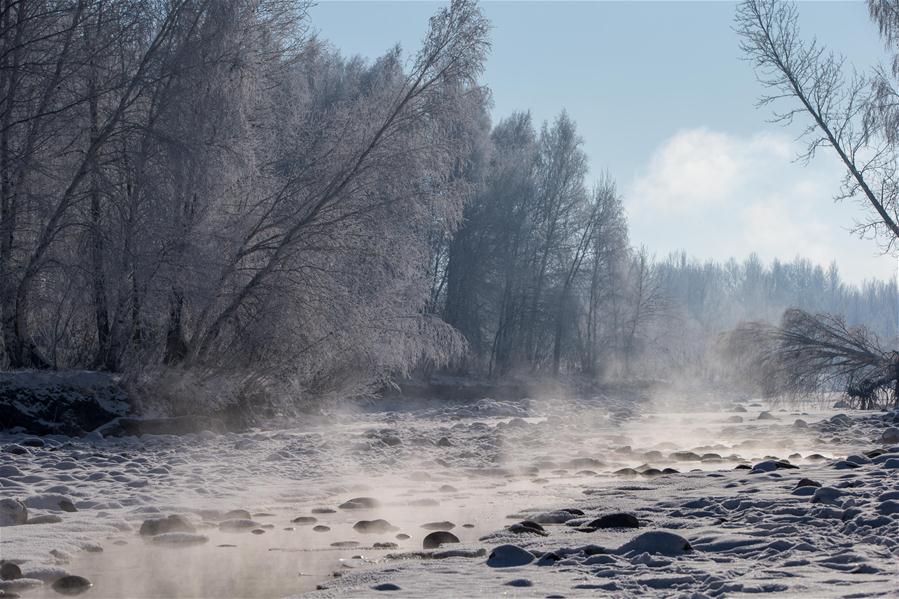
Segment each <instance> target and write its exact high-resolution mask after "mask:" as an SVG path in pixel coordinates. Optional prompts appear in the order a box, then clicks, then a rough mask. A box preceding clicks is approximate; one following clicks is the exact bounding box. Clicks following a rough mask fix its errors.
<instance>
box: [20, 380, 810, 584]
mask: <svg viewBox="0 0 899 599" xmlns="http://www.w3.org/2000/svg"><path fill="white" fill-rule="evenodd" d="M700 400H702V398H701V397H695V398H683V399H682V400H681V401H679V402H676V403H679V404H680V406H679V409H680V410H683V409H684V408H683V406H689V407H692V408H694V409H695V410H694V411H690V412H686V411H679V412H671V411H670V410H671V405H672V399H671V398H662V399H658V400H656V401H648V400H646V401H643V402H641V403H635V402H633V401H632V400H630V399H627V400H620V401H612V400H609V399H605V398H595V399H592V400H590V399H586V400H585V399H571V398H562V399H555V400H546V399H541V400H540V401H539V402H534V403H533V404H529V403H528V402H523V403H511V402H496V401H490V400H484V401H481V402H476V403H473V404H461V405H460V404H445V403H436V402H423V403H421V404H418V405H415V406H413V407H410V406H408V405H407V406H402V409H400V408H401V406H399V405H396V406H389V405H388V406H387V408H385V409H384V411H380V412H374V411H371V410H370V409H369V410H368V411H366V410H365V409H361V410H355V411H353V412H350V411H344V412H342V413H340V414H336V413H333V414H331V415H330V417H329V418H322V419H320V420H319V421H317V422H311V423H307V424H305V425H302V426H300V427H297V428H295V429H291V430H285V431H278V432H257V433H249V434H244V435H233V434H232V435H210V436H207V437H203V438H194V439H177V438H157V439H152V438H147V439H145V440H142V441H137V442H134V441H127V440H122V441H110V442H109V443H108V444H107V445H104V446H102V447H101V448H100V449H101V450H102V451H104V452H109V453H110V454H113V455H119V454H126V455H129V457H140V458H143V459H144V460H145V461H146V462H145V463H146V464H147V466H148V467H153V466H155V467H164V468H168V469H169V471H170V473H171V474H170V476H165V477H162V478H161V479H160V480H158V481H154V482H153V484H151V485H150V486H149V487H147V489H146V492H141V493H139V494H137V498H138V500H137V501H136V502H134V505H135V507H134V508H131V511H125V513H122V514H120V515H122V516H124V517H125V518H126V519H127V520H129V521H131V524H132V526H133V527H134V529H135V530H136V528H137V527H138V526H139V525H140V522H141V520H142V519H144V518H146V517H152V516H154V515H157V514H154V509H155V508H158V510H159V511H160V512H161V513H162V514H169V513H180V514H186V515H188V516H190V517H191V518H192V519H193V520H194V521H195V522H196V523H197V524H198V525H199V527H200V528H201V530H200V531H199V532H200V533H201V534H205V535H207V536H208V537H209V538H210V540H209V542H208V543H206V544H204V545H200V546H193V547H186V548H172V547H165V546H157V545H150V544H147V543H145V542H144V541H143V540H142V539H141V538H140V537H138V535H137V534H136V533H135V532H131V533H121V534H115V535H111V536H110V537H109V538H107V539H106V540H104V541H103V543H102V544H103V545H104V547H105V551H104V552H103V553H102V554H91V553H83V552H82V553H80V554H78V555H77V556H76V557H75V559H74V561H73V562H72V563H70V564H68V565H66V566H65V567H66V569H68V570H69V571H71V572H74V573H78V574H81V575H85V576H88V577H89V578H91V579H92V580H93V581H94V582H95V584H96V588H95V589H94V591H92V594H93V595H94V596H129V597H163V596H164V597H196V596H205V597H208V596H240V597H271V596H281V595H287V594H292V593H299V592H303V591H306V590H310V589H313V588H314V587H315V585H316V584H318V583H320V582H322V581H323V580H326V579H328V578H329V577H330V576H331V573H332V572H334V571H335V570H336V571H340V570H346V569H347V568H357V567H365V566H366V565H367V564H371V563H379V562H382V561H383V560H385V559H386V556H387V554H390V553H398V552H403V551H419V550H421V548H422V545H421V542H422V539H423V537H424V536H425V535H426V534H427V533H428V532H430V531H428V530H425V529H423V528H421V525H422V524H424V523H426V522H438V521H447V520H448V521H450V522H452V523H454V524H455V526H454V528H453V529H452V532H453V533H454V534H456V535H457V536H459V538H460V539H461V541H462V542H463V544H470V545H474V546H480V544H479V542H478V539H479V537H481V536H482V535H484V534H486V533H489V532H491V531H494V530H497V529H500V528H502V527H504V526H505V525H507V524H509V523H510V522H511V521H510V520H508V518H507V516H509V515H512V514H514V513H516V512H520V511H522V510H525V509H528V508H538V509H540V508H543V509H546V510H549V509H555V508H558V507H560V506H561V505H565V504H572V505H573V503H574V502H575V501H577V500H582V499H583V498H584V497H585V495H587V494H589V492H590V490H591V489H595V488H597V487H599V486H614V485H621V484H623V481H625V480H627V481H632V480H633V479H635V478H636V479H638V480H641V481H643V482H645V483H646V484H651V483H652V480H653V477H651V476H644V475H642V474H636V475H632V476H630V477H621V476H618V475H615V474H614V473H615V472H616V471H618V470H620V469H622V468H633V469H638V470H645V469H646V468H648V467H652V468H655V469H659V470H660V469H663V468H665V467H673V468H675V469H678V470H681V471H684V470H688V469H693V468H701V469H707V470H713V469H732V468H733V467H734V466H735V465H736V464H737V463H741V462H747V461H755V460H759V459H762V458H763V457H765V456H767V455H772V456H777V457H780V458H786V457H788V456H789V455H791V454H794V452H799V453H800V454H802V455H803V456H807V455H808V454H809V453H812V452H813V451H815V450H816V448H817V447H819V444H818V442H817V440H816V439H815V438H814V437H813V436H812V435H809V434H808V433H807V432H806V430H805V429H801V428H796V427H794V426H793V421H794V419H795V417H796V416H795V415H793V414H790V413H787V412H775V413H774V417H775V418H776V419H775V420H757V418H758V416H759V414H760V412H761V410H762V406H761V405H750V406H748V407H747V408H746V409H747V410H748V411H746V412H742V411H741V412H733V411H721V406H720V404H721V402H720V401H711V402H706V401H700ZM716 404H717V405H716ZM531 406H533V408H532V407H531ZM731 407H732V406H731ZM661 410H669V411H661ZM736 418H742V419H743V422H742V423H736V422H729V420H736ZM803 418H805V419H807V420H809V419H814V416H803ZM117 443H118V445H117ZM81 449H84V448H81ZM677 451H692V452H695V453H696V454H698V455H700V456H701V455H703V454H717V455H718V456H720V457H715V456H708V455H707V456H705V458H704V459H703V460H700V459H689V458H688V459H686V460H684V459H683V458H681V459H678V458H676V457H674V456H672V455H671V454H672V453H675V452H677ZM794 459H795V458H794ZM627 484H631V483H630V482H628V483H627ZM73 485H74V483H73ZM80 490H83V491H85V492H86V493H88V495H89V494H90V493H95V492H96V489H95V488H91V487H89V486H85V488H83V489H80ZM357 496H370V497H374V498H376V499H377V500H378V502H379V504H380V505H379V507H376V508H373V509H370V510H342V509H336V508H337V506H338V505H340V504H341V503H343V502H344V501H346V500H348V499H350V498H352V497H357ZM317 507H329V508H335V509H336V512H335V513H330V514H317V513H316V514H314V513H313V509H314V508H317ZM232 508H245V509H247V510H249V511H250V512H252V513H254V514H257V515H255V516H254V519H255V520H257V521H258V522H259V523H260V525H270V526H269V527H268V528H264V530H265V532H264V534H259V535H255V534H250V533H248V532H247V533H223V532H219V531H218V529H217V528H216V527H215V522H216V517H215V515H214V514H212V513H210V512H209V510H223V511H224V510H228V509H232ZM204 510H205V511H204ZM260 513H265V514H269V515H258V514H260ZM98 516H99V514H98ZM297 516H314V517H316V518H318V522H317V523H316V524H322V525H326V526H328V527H330V531H329V532H325V533H319V532H314V531H313V530H312V526H311V525H309V526H301V525H296V524H292V523H291V520H292V519H293V518H296V517H297ZM376 518H381V519H385V520H388V521H389V522H390V523H391V524H392V525H394V526H396V527H397V528H398V530H397V532H402V533H406V534H408V535H410V537H411V538H410V539H409V540H405V541H403V540H397V539H396V538H395V534H396V533H384V534H369V535H363V534H360V533H358V532H357V531H355V530H353V524H354V523H355V522H357V521H358V520H363V519H365V520H373V519H376ZM463 524H469V525H472V526H471V527H470V528H463V526H462V525H463ZM286 528H292V529H293V530H285V529H286ZM340 541H355V542H358V543H359V544H360V545H359V546H358V547H355V548H335V547H332V546H331V544H332V543H334V542H340ZM123 542H124V543H126V544H121V543H123ZM375 542H379V543H387V542H390V543H396V544H397V545H398V547H397V548H396V549H379V550H375V549H372V548H371V547H372V545H373V544H374V543H375ZM224 544H227V545H236V547H220V546H219V545H224ZM356 556H360V557H361V559H359V558H356V559H354V557H356ZM42 592H43V591H42ZM47 593H51V594H52V592H50V591H49V590H48V591H47ZM30 595H31V596H33V597H42V596H49V595H47V594H46V593H44V594H43V595H42V594H41V592H39V593H30Z"/></svg>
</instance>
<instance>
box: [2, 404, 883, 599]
mask: <svg viewBox="0 0 899 599" xmlns="http://www.w3.org/2000/svg"><path fill="white" fill-rule="evenodd" d="M688 403H693V404H694V405H692V406H691V407H692V408H693V409H694V411H692V412H686V411H685V409H684V405H683V404H679V405H665V404H660V403H657V404H649V403H642V404H638V405H636V406H634V405H631V402H630V401H625V400H613V399H608V398H588V399H582V400H566V401H562V400H556V401H549V400H544V401H523V402H498V401H492V400H482V401H479V402H473V403H472V402H469V403H463V402H460V403H455V404H454V403H437V402H430V403H425V404H422V405H415V406H409V405H403V402H402V401H400V400H397V399H394V400H391V401H390V402H386V403H385V404H382V405H378V404H356V405H352V406H345V408H344V409H341V411H332V412H330V413H326V414H322V415H321V416H310V417H308V418H307V420H306V421H305V422H302V423H295V424H294V425H293V426H291V428H287V429H284V430H254V431H250V432H248V433H243V434H234V433H226V434H211V433H209V434H202V435H199V434H195V435H185V436H182V437H174V436H167V435H147V436H144V437H140V438H134V437H123V438H98V437H96V436H93V437H90V438H80V439H77V438H68V437H62V436H47V437H43V438H42V440H43V445H44V446H43V447H39V446H33V445H36V444H33V445H28V444H26V443H24V441H25V439H26V438H25V437H23V436H22V435H9V434H6V435H0V455H2V459H3V466H2V468H3V469H2V471H0V497H2V498H4V499H16V500H20V501H22V502H23V503H24V505H26V506H28V518H29V522H31V521H32V520H35V521H36V522H38V523H33V524H20V525H15V526H4V527H2V528H0V559H5V560H13V561H15V562H16V563H18V564H20V565H21V567H22V570H23V575H27V576H26V579H27V580H37V581H38V583H37V584H34V583H31V582H19V583H17V584H6V583H4V587H2V588H6V590H10V589H11V588H17V589H19V590H17V591H16V592H22V593H23V597H26V598H28V597H33V598H35V599H38V598H40V597H51V596H54V593H53V591H52V590H50V589H49V584H48V583H52V581H53V580H55V579H58V578H59V577H60V576H62V575H63V574H77V575H82V576H85V577H87V578H88V579H90V580H91V581H92V582H93V583H94V585H95V586H94V588H93V589H92V590H91V593H92V594H96V595H97V596H130V597H144V596H152V595H153V594H154V593H155V594H156V595H160V594H162V595H165V596H171V597H189V596H196V595H198V594H200V595H205V596H244V597H263V596H265V597H272V596H280V597H285V596H297V595H299V594H304V593H311V596H313V597H320V598H322V597H336V596H341V597H343V596H350V597H353V596H357V597H368V596H371V595H372V594H376V593H380V592H387V593H388V594H390V595H396V596H403V597H425V596H428V597H432V596H434V595H435V594H436V595H446V594H452V595H454V596H478V597H480V596H499V595H503V594H505V595H506V596H519V595H520V596H528V597H531V596H545V595H553V594H558V595H564V596H566V597H571V596H581V595H583V596H586V595H593V594H596V593H597V592H602V593H606V594H611V595H614V596H621V597H637V596H670V595H672V594H681V593H683V594H686V595H689V594H697V595H696V596H703V595H704V596H708V597H715V596H725V595H727V596H730V595H734V594H740V593H750V592H752V593H754V592H772V591H776V592H780V593H784V594H800V593H801V594H806V595H810V596H816V597H829V596H841V595H846V594H857V595H860V596H865V595H876V594H884V593H887V594H888V593H892V592H895V588H896V585H897V563H899V562H897V560H899V482H897V478H896V474H895V470H894V468H895V467H896V466H897V465H899V447H895V446H894V445H895V444H894V443H892V442H891V443H887V444H885V445H884V444H881V443H880V441H881V439H882V438H883V432H884V430H886V429H887V428H889V427H890V426H892V425H893V424H895V423H896V421H897V419H899V416H897V414H895V413H856V412H850V413H846V414H842V415H835V414H834V413H833V412H832V411H827V410H813V409H805V410H793V411H784V410H783V408H782V407H779V406H762V405H753V404H749V403H746V404H744V406H741V407H742V408H743V409H745V410H746V411H747V413H746V418H745V420H744V422H742V423H734V422H732V416H733V415H734V414H735V412H739V413H743V411H742V410H739V411H737V410H728V411H722V410H721V409H720V408H719V407H718V406H714V405H702V402H692V401H691V402H688ZM696 404H699V405H696ZM625 409H627V410H628V411H629V412H630V413H631V415H630V416H628V417H627V418H623V417H621V416H620V414H621V413H622V412H623V411H624V410H625ZM765 411H767V412H769V413H771V414H772V415H774V416H775V417H776V419H763V420H758V419H757V417H758V415H759V414H761V413H762V412H765ZM800 416H801V419H802V420H803V421H805V422H806V423H807V424H808V426H807V427H795V426H793V424H792V423H793V422H794V420H796V418H797V417H800ZM835 416H837V417H835ZM10 449H12V452H10V451H9V450H10ZM875 449H877V450H879V451H872V450H875ZM797 455H798V457H796V456H797ZM842 462H846V463H850V464H853V466H855V467H847V468H846V469H840V467H838V466H837V465H838V464H840V463H842ZM60 464H66V466H64V467H62V468H60V467H59V465H60ZM762 464H764V465H763V466H761V467H760V465H762ZM737 465H745V466H748V467H750V468H752V469H751V470H750V469H739V470H738V469H735V467H736V466H737ZM789 466H798V468H792V467H789ZM623 468H631V469H633V470H634V472H642V474H639V473H638V474H634V475H633V476H629V477H621V476H616V475H615V474H614V472H616V471H618V470H621V469H623ZM665 468H672V469H675V471H672V472H671V473H669V474H661V472H662V471H663V470H664V469H665ZM805 479H807V480H805ZM800 481H802V482H803V484H802V485H799V484H798V483H799V482H800ZM813 483H815V484H817V485H820V486H815V484H813ZM61 504H62V505H65V506H66V507H67V508H68V506H73V507H74V509H75V510H77V511H71V510H70V509H63V508H62V507H60V506H61ZM310 514H314V517H315V518H316V520H315V521H313V520H312V519H311V518H312V516H310ZM612 514H630V515H633V516H634V517H635V518H636V520H637V522H638V523H639V528H637V529H634V528H614V527H613V528H599V529H594V528H591V527H590V526H589V524H590V523H591V522H593V521H596V520H597V519H600V518H602V517H604V516H609V515H612ZM173 515H176V516H180V517H182V518H183V519H184V520H183V522H184V523H185V526H183V527H182V528H184V529H185V530H176V531H172V532H163V533H162V534H159V535H155V536H150V535H145V536H144V537H141V535H140V534H139V530H140V529H141V526H142V524H143V523H144V521H146V520H148V519H156V520H157V521H158V520H160V519H164V518H165V519H168V518H169V517H170V516H173ZM47 516H55V518H50V519H46V517H47ZM55 520H58V521H55ZM179 521H180V520H179ZM360 521H368V522H369V523H377V525H375V526H372V525H371V524H369V525H360V526H358V527H357V526H356V525H357V524H358V523H359V522H360ZM522 521H528V522H538V523H540V525H541V527H542V528H543V529H544V532H543V533H542V534H540V533H537V532H535V531H534V529H533V528H530V527H532V526H536V525H531V524H527V525H520V523H521V522H522ZM621 521H627V522H628V523H631V522H632V521H631V520H630V519H622V520H621ZM312 524H316V525H318V526H319V527H322V526H324V527H325V528H327V530H325V529H324V528H322V529H321V530H314V529H313V527H312ZM437 524H439V527H440V528H444V529H447V530H448V529H450V528H451V529H452V531H453V534H454V535H456V536H457V537H458V539H459V540H460V543H459V544H452V545H444V546H442V547H440V548H437V549H433V550H431V549H427V550H423V548H422V542H423V539H424V538H425V536H426V535H428V534H430V532H431V530H430V529H429V528H428V526H432V527H434V526H436V525H437ZM516 525H518V526H516ZM189 527H194V528H196V531H195V532H190V531H189V530H186V529H188V528H189ZM363 529H364V530H366V531H367V532H364V533H363V532H360V531H361V530H363ZM375 529H376V530H375ZM372 530H375V532H371V531H372ZM397 533H401V534H399V535H398V534H397ZM406 535H408V538H405V537H406ZM151 539H152V540H151ZM375 543H378V547H376V546H375ZM688 548H689V549H688ZM100 550H102V552H99V551H100ZM496 566H502V567H496ZM126 569H127V571H128V572H129V576H128V577H123V576H121V572H123V571H125V570H126ZM298 571H299V572H301V573H302V575H301V576H297V572H298ZM48 572H49V574H48ZM334 572H338V573H339V575H338V576H334V575H333V573H334ZM138 573H139V574H138ZM41 574H43V575H41ZM125 578H127V580H124V579H125ZM5 582H11V581H5ZM122 585H125V586H122ZM318 586H321V587H322V588H320V589H318V590H316V587H318ZM26 587H27V588H26ZM376 587H380V588H382V589H385V590H384V591H377V589H376ZM393 587H396V588H395V589H394V588H393ZM388 588H390V589H393V590H390V591H387V590H386V589H388ZM700 594H701V595H700Z"/></svg>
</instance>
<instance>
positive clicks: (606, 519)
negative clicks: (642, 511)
mask: <svg viewBox="0 0 899 599" xmlns="http://www.w3.org/2000/svg"><path fill="white" fill-rule="evenodd" d="M584 526H585V527H586V528H592V529H594V530H595V529H600V528H640V521H639V520H637V517H636V516H634V515H632V514H626V513H624V512H618V513H614V514H606V515H605V516H600V517H599V518H597V519H596V520H593V521H592V522H590V523H589V524H586V525H584Z"/></svg>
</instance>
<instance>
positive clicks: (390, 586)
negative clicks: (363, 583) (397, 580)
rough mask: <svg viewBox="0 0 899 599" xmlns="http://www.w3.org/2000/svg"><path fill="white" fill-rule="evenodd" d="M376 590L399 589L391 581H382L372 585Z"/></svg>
mask: <svg viewBox="0 0 899 599" xmlns="http://www.w3.org/2000/svg"><path fill="white" fill-rule="evenodd" d="M372 589H374V590H376V591H399V590H400V587H399V586H397V585H395V584H393V583H392V582H383V583H381V584H376V585H375V586H373V587H372Z"/></svg>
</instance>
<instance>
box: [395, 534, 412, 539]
mask: <svg viewBox="0 0 899 599" xmlns="http://www.w3.org/2000/svg"><path fill="white" fill-rule="evenodd" d="M411 538H412V537H410V536H409V535H407V534H406V533H404V532H401V533H400V534H398V535H396V540H397V541H408V540H409V539H411Z"/></svg>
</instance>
